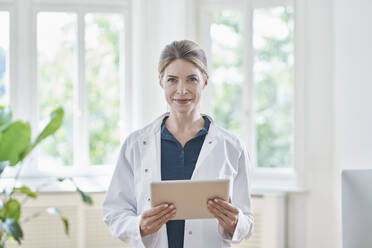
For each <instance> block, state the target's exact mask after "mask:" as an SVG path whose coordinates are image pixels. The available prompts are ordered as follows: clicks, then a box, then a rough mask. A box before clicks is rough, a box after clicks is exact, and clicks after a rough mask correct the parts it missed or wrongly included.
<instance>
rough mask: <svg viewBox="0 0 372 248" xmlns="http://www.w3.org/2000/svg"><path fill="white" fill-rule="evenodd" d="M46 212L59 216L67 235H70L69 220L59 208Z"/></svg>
mask: <svg viewBox="0 0 372 248" xmlns="http://www.w3.org/2000/svg"><path fill="white" fill-rule="evenodd" d="M45 210H46V212H47V213H48V214H54V215H58V216H59V217H60V218H61V220H62V223H63V227H64V229H65V234H66V235H69V223H68V219H67V218H66V217H64V216H63V215H62V212H61V211H60V210H59V209H58V208H46V209H45Z"/></svg>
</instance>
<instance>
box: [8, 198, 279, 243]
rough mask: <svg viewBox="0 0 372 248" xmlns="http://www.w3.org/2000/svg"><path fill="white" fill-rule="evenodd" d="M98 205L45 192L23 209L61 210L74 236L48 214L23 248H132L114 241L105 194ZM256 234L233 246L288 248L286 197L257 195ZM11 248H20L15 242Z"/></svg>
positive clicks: (29, 227) (31, 226)
mask: <svg viewBox="0 0 372 248" xmlns="http://www.w3.org/2000/svg"><path fill="white" fill-rule="evenodd" d="M92 197H93V200H94V205H93V206H86V205H84V204H83V203H82V202H81V200H80V198H79V196H78V195H77V194H76V193H53V194H52V193H43V194H40V195H39V197H38V198H39V199H37V200H36V201H33V200H30V201H29V202H28V203H27V204H26V205H25V206H24V208H23V209H22V217H23V218H25V217H26V216H29V215H31V214H33V213H35V212H37V211H40V210H43V209H44V208H46V207H58V208H59V209H60V210H61V211H62V212H63V214H64V215H65V216H66V217H67V218H68V219H69V221H70V236H65V234H64V229H63V224H62V222H61V221H60V219H59V218H58V217H57V216H53V215H49V214H47V213H44V214H42V215H41V216H39V217H37V218H35V219H33V220H32V221H30V222H29V223H25V224H23V229H24V237H25V240H24V242H23V244H22V248H103V247H105V248H106V247H110V248H123V247H129V246H126V245H125V244H123V243H122V242H121V241H119V240H117V239H116V238H113V237H112V236H111V234H110V232H109V230H108V228H107V227H106V226H105V224H104V223H103V221H102V211H101V205H102V201H103V198H104V193H94V194H92ZM252 205H253V210H254V218H255V225H254V232H253V235H252V237H251V238H250V239H249V240H247V241H245V242H242V243H240V244H235V245H233V247H236V248H237V247H239V248H243V247H244V248H284V247H285V245H284V242H285V220H286V218H285V198H284V197H283V196H278V195H254V196H253V197H252ZM8 247H9V248H15V247H19V246H18V245H17V244H16V243H12V244H11V245H9V246H8Z"/></svg>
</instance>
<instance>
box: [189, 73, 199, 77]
mask: <svg viewBox="0 0 372 248" xmlns="http://www.w3.org/2000/svg"><path fill="white" fill-rule="evenodd" d="M187 77H197V75H196V74H191V75H188V76H187Z"/></svg>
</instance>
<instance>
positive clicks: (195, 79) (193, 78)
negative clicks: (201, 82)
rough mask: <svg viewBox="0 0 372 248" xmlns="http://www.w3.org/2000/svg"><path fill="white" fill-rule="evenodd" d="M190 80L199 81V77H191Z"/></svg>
mask: <svg viewBox="0 0 372 248" xmlns="http://www.w3.org/2000/svg"><path fill="white" fill-rule="evenodd" d="M190 81H192V82H195V81H198V79H197V78H196V77H191V78H190Z"/></svg>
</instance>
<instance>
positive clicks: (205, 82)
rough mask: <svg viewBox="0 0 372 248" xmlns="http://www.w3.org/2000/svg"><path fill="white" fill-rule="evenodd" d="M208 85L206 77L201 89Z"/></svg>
mask: <svg viewBox="0 0 372 248" xmlns="http://www.w3.org/2000/svg"><path fill="white" fill-rule="evenodd" d="M207 85H208V78H205V79H204V84H203V89H204V88H205V87H206V86H207Z"/></svg>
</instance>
